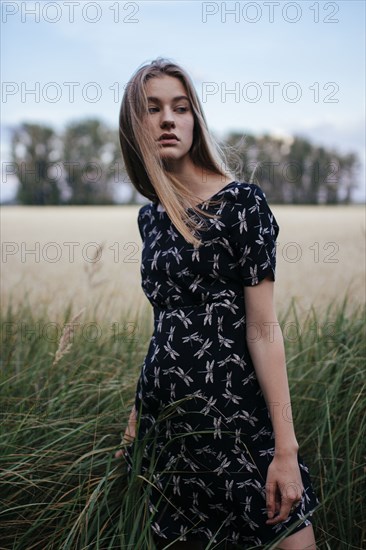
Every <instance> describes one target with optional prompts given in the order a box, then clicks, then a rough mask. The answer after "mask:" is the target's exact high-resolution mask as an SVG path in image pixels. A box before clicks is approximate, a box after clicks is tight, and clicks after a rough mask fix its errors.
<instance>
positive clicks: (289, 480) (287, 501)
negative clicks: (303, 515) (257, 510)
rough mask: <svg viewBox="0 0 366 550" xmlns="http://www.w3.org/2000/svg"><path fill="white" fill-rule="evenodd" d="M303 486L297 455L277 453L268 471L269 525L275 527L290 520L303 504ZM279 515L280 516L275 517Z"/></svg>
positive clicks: (267, 502)
mask: <svg viewBox="0 0 366 550" xmlns="http://www.w3.org/2000/svg"><path fill="white" fill-rule="evenodd" d="M303 490H304V487H303V484H302V479H301V473H300V468H299V463H298V460H297V453H291V454H290V455H286V454H285V455H277V456H276V452H275V455H274V457H273V460H272V462H271V463H270V465H269V467H268V471H267V480H266V505H267V513H268V518H269V519H267V521H266V523H267V525H275V524H276V523H280V522H281V521H285V520H286V519H287V518H288V515H289V512H290V511H293V510H294V509H295V508H296V506H297V505H298V504H299V503H300V502H301V497H302V493H303ZM275 514H278V515H275Z"/></svg>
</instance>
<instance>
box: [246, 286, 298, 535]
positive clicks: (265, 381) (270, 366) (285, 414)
mask: <svg viewBox="0 0 366 550" xmlns="http://www.w3.org/2000/svg"><path fill="white" fill-rule="evenodd" d="M273 288H274V282H273V280H272V279H271V278H270V277H267V278H265V279H263V280H262V281H261V282H260V283H259V284H258V285H254V286H245V287H244V299H245V310H246V324H247V329H246V340H247V345H248V350H249V353H250V356H251V358H252V361H253V365H254V368H255V371H256V375H257V379H258V382H259V384H260V387H261V390H262V392H263V395H264V398H265V400H266V403H267V407H268V410H269V413H270V416H271V420H272V425H273V431H274V435H275V453H274V458H273V461H272V463H271V464H270V466H269V469H268V476H267V484H266V492H267V508H268V511H269V514H268V515H269V517H270V518H271V517H273V513H274V512H275V511H276V510H277V511H278V510H279V508H280V514H279V516H277V517H276V518H274V519H269V520H267V522H268V523H270V524H274V523H278V522H279V521H283V520H284V519H286V518H287V516H288V512H289V511H290V508H291V506H292V504H294V503H296V502H298V501H299V500H300V499H301V494H302V491H303V486H302V480H301V475H300V471H299V466H298V462H297V451H298V448H299V446H298V443H297V440H296V436H295V431H294V426H293V422H292V413H291V402H290V391H289V386H288V378H287V370H286V358H285V348H284V342H283V336H282V331H281V327H280V326H279V323H278V319H277V315H276V312H275V308H274V301H273ZM278 491H279V492H280V495H281V497H280V500H279V496H278ZM271 514H272V515H271Z"/></svg>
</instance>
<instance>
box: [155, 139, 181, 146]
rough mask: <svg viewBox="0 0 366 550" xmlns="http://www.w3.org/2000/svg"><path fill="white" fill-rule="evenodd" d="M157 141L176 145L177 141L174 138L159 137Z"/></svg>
mask: <svg viewBox="0 0 366 550" xmlns="http://www.w3.org/2000/svg"><path fill="white" fill-rule="evenodd" d="M159 143H161V144H162V145H176V144H177V143H178V141H177V140H176V139H175V138H169V139H165V138H164V139H159Z"/></svg>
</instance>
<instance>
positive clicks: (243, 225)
mask: <svg viewBox="0 0 366 550" xmlns="http://www.w3.org/2000/svg"><path fill="white" fill-rule="evenodd" d="M279 229H280V228H279V226H278V224H277V221H276V219H275V217H274V215H273V213H272V211H271V209H270V207H269V205H268V203H267V199H266V195H265V193H264V192H263V191H262V189H261V188H260V187H259V186H258V185H256V184H254V183H251V184H239V186H238V187H237V193H236V196H235V201H234V204H233V205H232V206H231V210H230V222H229V233H230V242H231V245H232V247H233V250H234V253H235V255H236V257H237V261H238V264H237V265H238V269H239V276H240V278H241V280H242V283H243V285H244V286H253V285H257V284H258V283H259V282H260V281H261V280H262V279H264V278H265V277H267V276H268V275H272V279H273V281H274V280H275V277H276V239H277V236H278V233H279Z"/></svg>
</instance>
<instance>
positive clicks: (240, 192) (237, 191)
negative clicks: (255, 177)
mask: <svg viewBox="0 0 366 550" xmlns="http://www.w3.org/2000/svg"><path fill="white" fill-rule="evenodd" d="M223 194H224V198H225V199H227V200H228V202H229V203H234V204H237V205H242V206H259V205H260V204H261V202H262V201H263V200H264V201H266V195H265V193H264V191H263V190H262V189H261V188H260V187H259V185H257V184H256V183H248V182H246V181H234V182H232V183H230V184H229V185H228V186H227V187H226V188H225V189H223Z"/></svg>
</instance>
